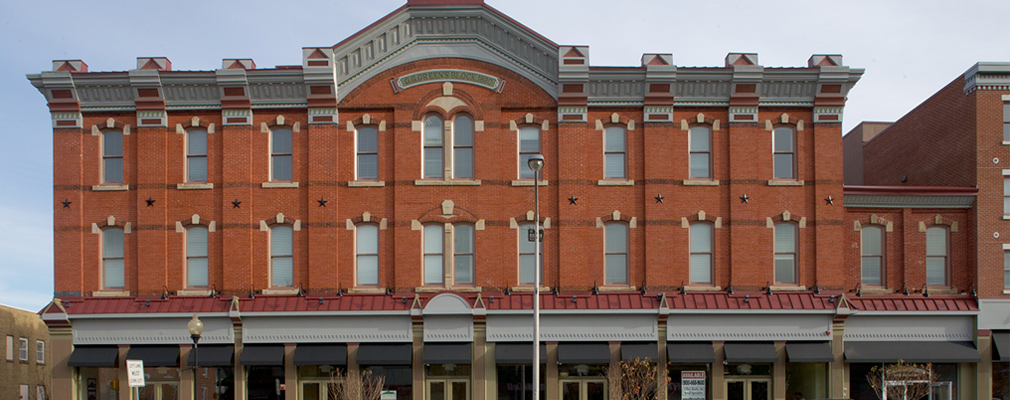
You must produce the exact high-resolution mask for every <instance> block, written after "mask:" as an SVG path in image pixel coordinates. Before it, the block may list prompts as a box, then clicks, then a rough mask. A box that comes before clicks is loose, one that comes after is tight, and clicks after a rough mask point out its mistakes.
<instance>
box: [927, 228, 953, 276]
mask: <svg viewBox="0 0 1010 400" xmlns="http://www.w3.org/2000/svg"><path fill="white" fill-rule="evenodd" d="M940 231H942V232H943V246H944V251H943V253H942V254H930V248H929V247H930V246H929V241H930V232H940ZM930 260H942V262H943V280H944V282H943V283H930V274H929V264H930ZM926 286H930V287H949V286H950V228H949V227H947V226H945V225H932V226H928V227H926Z"/></svg>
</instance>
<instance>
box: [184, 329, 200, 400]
mask: <svg viewBox="0 0 1010 400" xmlns="http://www.w3.org/2000/svg"><path fill="white" fill-rule="evenodd" d="M186 328H188V329H189V336H190V337H192V338H193V400H196V397H197V389H198V387H197V384H196V376H197V375H196V370H197V369H198V368H200V345H199V342H200V335H201V334H203V322H200V317H197V316H196V314H193V318H192V319H190V320H189V323H188V324H186Z"/></svg>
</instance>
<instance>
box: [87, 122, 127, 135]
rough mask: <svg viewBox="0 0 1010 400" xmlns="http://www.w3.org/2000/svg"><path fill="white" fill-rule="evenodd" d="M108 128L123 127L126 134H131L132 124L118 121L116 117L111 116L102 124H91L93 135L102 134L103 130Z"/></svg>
mask: <svg viewBox="0 0 1010 400" xmlns="http://www.w3.org/2000/svg"><path fill="white" fill-rule="evenodd" d="M108 129H122V130H123V135H124V136H129V135H130V124H124V123H122V122H119V121H116V119H115V118H109V119H106V120H105V122H102V123H100V124H95V125H91V136H99V135H101V134H102V131H104V130H108Z"/></svg>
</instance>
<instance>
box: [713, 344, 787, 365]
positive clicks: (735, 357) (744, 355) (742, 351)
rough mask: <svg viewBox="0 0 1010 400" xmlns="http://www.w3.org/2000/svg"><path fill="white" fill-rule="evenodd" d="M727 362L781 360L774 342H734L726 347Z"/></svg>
mask: <svg viewBox="0 0 1010 400" xmlns="http://www.w3.org/2000/svg"><path fill="white" fill-rule="evenodd" d="M723 348H724V349H725V350H726V361H727V362H744V363H773V362H776V361H778V360H779V356H778V354H777V353H776V352H775V345H774V344H772V343H732V342H727V343H726V345H725V347H723Z"/></svg>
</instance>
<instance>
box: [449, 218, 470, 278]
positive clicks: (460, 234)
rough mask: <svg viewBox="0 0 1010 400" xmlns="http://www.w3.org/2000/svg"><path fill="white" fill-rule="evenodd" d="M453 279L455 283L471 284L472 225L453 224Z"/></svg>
mask: <svg viewBox="0 0 1010 400" xmlns="http://www.w3.org/2000/svg"><path fill="white" fill-rule="evenodd" d="M452 234H453V252H454V254H453V257H452V264H453V280H454V281H455V283H456V284H457V285H473V282H474V279H473V273H474V254H473V253H474V243H473V240H474V238H473V225H466V224H460V225H455V226H453V233H452Z"/></svg>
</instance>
